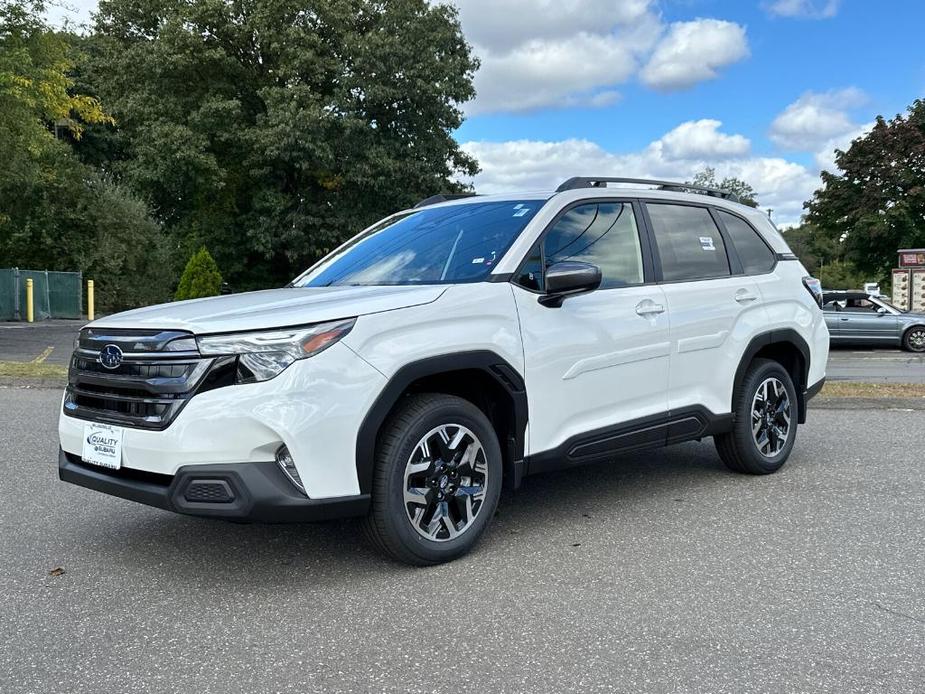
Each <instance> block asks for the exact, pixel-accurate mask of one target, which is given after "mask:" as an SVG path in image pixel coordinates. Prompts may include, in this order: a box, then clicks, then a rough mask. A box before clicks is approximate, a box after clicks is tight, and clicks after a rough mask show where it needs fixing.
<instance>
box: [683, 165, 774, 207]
mask: <svg viewBox="0 0 925 694" xmlns="http://www.w3.org/2000/svg"><path fill="white" fill-rule="evenodd" d="M686 183H690V184H692V185H695V186H705V187H707V188H717V189H719V190H724V191H726V192H727V193H733V194H735V195H736V196H738V198H739V202H741V203H742V204H743V205H748V206H749V207H758V195H757V194H756V193H755V189H754V188H752V187H751V186H750V185H749V184H748V183H746V182H745V181H743V180H742V179H740V178H735V177H734V176H726V178H724V179H723V180H722V181H718V180H717V179H716V169H714V168H713V167H712V166H708V167H706V168H705V169H704V170H703V171H701V172H700V173H698V174H696V175H695V176H694V180H693V181H686Z"/></svg>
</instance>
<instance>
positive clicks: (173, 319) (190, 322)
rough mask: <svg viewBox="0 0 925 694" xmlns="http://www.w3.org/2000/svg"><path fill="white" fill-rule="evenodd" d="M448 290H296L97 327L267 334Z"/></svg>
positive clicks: (186, 306)
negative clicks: (271, 329)
mask: <svg viewBox="0 0 925 694" xmlns="http://www.w3.org/2000/svg"><path fill="white" fill-rule="evenodd" d="M445 290H446V287H445V286H435V285H428V286H414V287H409V286H400V287H311V288H309V287H291V288H285V289H267V290H264V291H259V292H247V293H244V294H228V295H225V296H213V297H209V298H207V299H193V300H191V301H176V302H173V303H170V304H160V305H157V306H148V307H146V308H138V309H134V310H132V311H125V312H124V313H117V314H114V315H112V316H107V317H105V318H100V319H99V320H96V321H94V322H93V323H90V327H94V328H143V329H166V330H189V331H190V332H193V333H196V334H198V335H204V334H209V333H222V332H234V331H240V330H263V329H267V328H276V327H285V326H291V325H302V324H306V323H318V322H321V321H328V320H336V319H338V318H352V317H354V316H362V315H366V314H370V313H380V312H382V311H392V310H394V309H398V308H406V307H408V306H419V305H421V304H429V303H431V302H433V301H436V300H437V298H438V297H439V296H440V295H441V294H442V293H443V292H444V291H445Z"/></svg>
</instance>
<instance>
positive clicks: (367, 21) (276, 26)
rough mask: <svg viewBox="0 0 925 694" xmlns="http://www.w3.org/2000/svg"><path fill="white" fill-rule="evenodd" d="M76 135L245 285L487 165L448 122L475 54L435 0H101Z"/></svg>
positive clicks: (269, 277) (267, 281)
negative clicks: (98, 105)
mask: <svg viewBox="0 0 925 694" xmlns="http://www.w3.org/2000/svg"><path fill="white" fill-rule="evenodd" d="M83 49H84V50H85V51H86V53H87V54H88V55H89V56H90V58H89V59H88V60H87V61H86V62H85V63H84V64H83V65H81V67H80V70H79V74H78V78H77V80H78V84H79V85H88V87H90V88H91V89H92V93H93V94H94V95H95V96H97V97H99V98H100V99H101V100H102V101H103V103H105V104H106V106H107V108H108V109H110V110H111V112H112V113H113V114H114V116H115V117H116V119H117V122H118V128H108V127H94V128H90V129H88V132H87V133H86V136H85V137H84V138H83V140H82V141H81V142H80V143H79V145H78V151H79V152H80V154H81V156H82V157H84V159H85V161H93V162H95V163H96V162H105V165H106V166H107V169H108V170H109V171H111V172H112V173H113V174H114V175H115V176H116V177H117V179H118V180H120V181H122V182H124V183H125V184H126V185H127V186H129V187H130V188H131V189H132V190H134V191H136V192H138V193H139V194H141V195H142V196H143V197H144V198H145V199H147V200H148V201H150V203H151V205H152V207H153V209H154V210H155V211H156V214H157V217H158V218H159V219H160V220H162V221H163V223H164V224H165V226H166V228H167V230H168V231H169V233H170V234H171V235H172V237H173V238H174V239H175V240H176V242H177V243H179V244H180V245H181V246H182V247H183V248H184V249H185V250H186V252H187V253H189V252H191V251H192V250H193V249H195V248H198V247H199V246H200V245H201V244H206V245H208V246H209V248H211V249H212V251H213V252H214V253H215V257H216V259H217V260H218V263H219V265H220V266H221V267H222V268H223V269H224V271H225V272H226V274H227V275H228V276H229V279H230V280H231V281H232V282H233V283H234V284H235V286H236V287H239V288H241V289H246V288H250V287H256V286H264V287H265V286H268V285H272V284H274V283H278V284H281V283H283V282H284V281H285V280H288V279H290V278H291V277H292V276H293V275H294V274H296V273H297V272H298V271H300V270H301V269H302V268H303V267H305V266H307V265H308V264H310V263H311V262H312V261H314V260H315V259H316V258H317V257H319V256H320V255H322V254H323V253H325V252H326V251H328V250H329V249H331V248H333V247H335V246H336V245H338V244H339V243H340V242H342V241H343V240H344V239H345V238H347V237H349V236H350V235H352V234H354V233H356V232H357V231H358V230H360V229H361V228H363V227H364V226H366V225H367V224H369V223H370V222H371V221H373V220H375V219H376V218H378V217H380V216H383V215H384V214H386V213H389V212H392V211H394V210H396V209H399V208H403V207H407V206H409V205H411V204H413V203H414V202H416V201H417V200H418V199H420V198H421V197H423V196H426V195H430V194H433V193H437V192H445V191H451V190H454V189H456V188H458V186H457V185H456V184H454V183H453V182H452V181H453V178H455V176H456V175H457V174H465V175H471V174H473V173H475V172H476V171H477V166H476V163H475V161H474V160H473V159H471V158H470V157H469V156H468V155H466V154H465V153H464V152H462V151H461V150H460V148H459V146H458V144H457V143H456V142H455V140H454V139H453V137H452V132H453V131H454V130H455V129H456V128H457V127H459V125H460V124H461V122H462V113H461V111H460V108H459V105H460V104H461V103H463V102H465V101H467V100H469V99H470V98H472V97H473V95H474V91H473V87H472V77H473V74H474V71H475V69H476V67H477V61H476V60H475V59H474V58H473V56H472V55H471V53H470V49H469V46H468V45H467V44H466V42H465V40H464V38H463V36H462V32H461V30H460V27H459V22H458V19H457V15H456V10H455V9H454V8H452V7H451V6H449V5H447V4H437V3H434V4H430V3H428V2H426V1H425V0H391V1H390V2H386V3H383V2H378V1H373V0H230V1H222V0H189V1H188V2H176V1H174V0H157V1H152V2H144V3H139V2H137V0H101V2H100V5H99V13H98V15H97V17H96V27H95V33H94V35H93V36H91V37H90V38H88V39H87V40H86V41H85V43H84V46H83Z"/></svg>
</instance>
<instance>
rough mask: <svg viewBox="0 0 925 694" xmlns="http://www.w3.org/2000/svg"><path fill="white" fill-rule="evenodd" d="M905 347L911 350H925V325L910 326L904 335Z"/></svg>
mask: <svg viewBox="0 0 925 694" xmlns="http://www.w3.org/2000/svg"><path fill="white" fill-rule="evenodd" d="M903 347H905V348H906V349H907V350H909V351H910V352H925V326H922V325H916V326H914V327H912V328H909V330H907V331H906V334H905V335H903Z"/></svg>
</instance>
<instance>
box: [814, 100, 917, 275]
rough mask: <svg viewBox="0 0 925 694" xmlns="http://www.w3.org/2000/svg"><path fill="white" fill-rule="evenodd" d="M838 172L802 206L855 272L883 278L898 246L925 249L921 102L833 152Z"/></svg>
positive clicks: (824, 179)
mask: <svg viewBox="0 0 925 694" xmlns="http://www.w3.org/2000/svg"><path fill="white" fill-rule="evenodd" d="M835 164H836V165H837V166H838V168H839V169H840V173H838V174H832V173H829V172H825V171H824V172H823V173H822V182H823V184H824V187H823V188H820V189H819V190H817V191H816V193H815V194H814V195H813V199H812V200H811V201H809V202H808V203H806V209H807V220H808V221H809V222H811V223H812V224H813V225H814V226H815V227H816V228H817V229H818V231H819V233H820V234H821V235H823V236H824V237H826V238H827V239H828V240H829V241H830V242H831V243H832V244H835V245H836V246H838V247H839V249H840V257H842V258H844V259H845V260H847V261H849V262H850V263H852V264H854V265H855V266H856V267H857V268H859V269H861V270H863V271H866V272H868V273H870V274H872V275H875V276H878V277H885V276H886V275H887V273H888V272H889V269H890V268H891V267H892V266H893V265H894V264H895V262H896V250H897V249H899V248H909V247H920V246H923V245H925V101H923V100H921V99H919V100H916V101H915V102H914V103H913V104H912V105H911V106H910V107H909V109H908V112H907V113H906V114H905V115H897V116H896V117H895V118H893V119H892V120H889V121H887V120H884V119H883V118H882V117H878V118H877V121H876V124H875V125H874V127H873V130H871V131H870V133H868V134H867V135H866V136H864V137H861V138H859V139H857V140H855V141H854V142H852V143H851V146H850V147H849V148H848V150H847V151H846V152H843V151H837V152H836V157H835Z"/></svg>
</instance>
